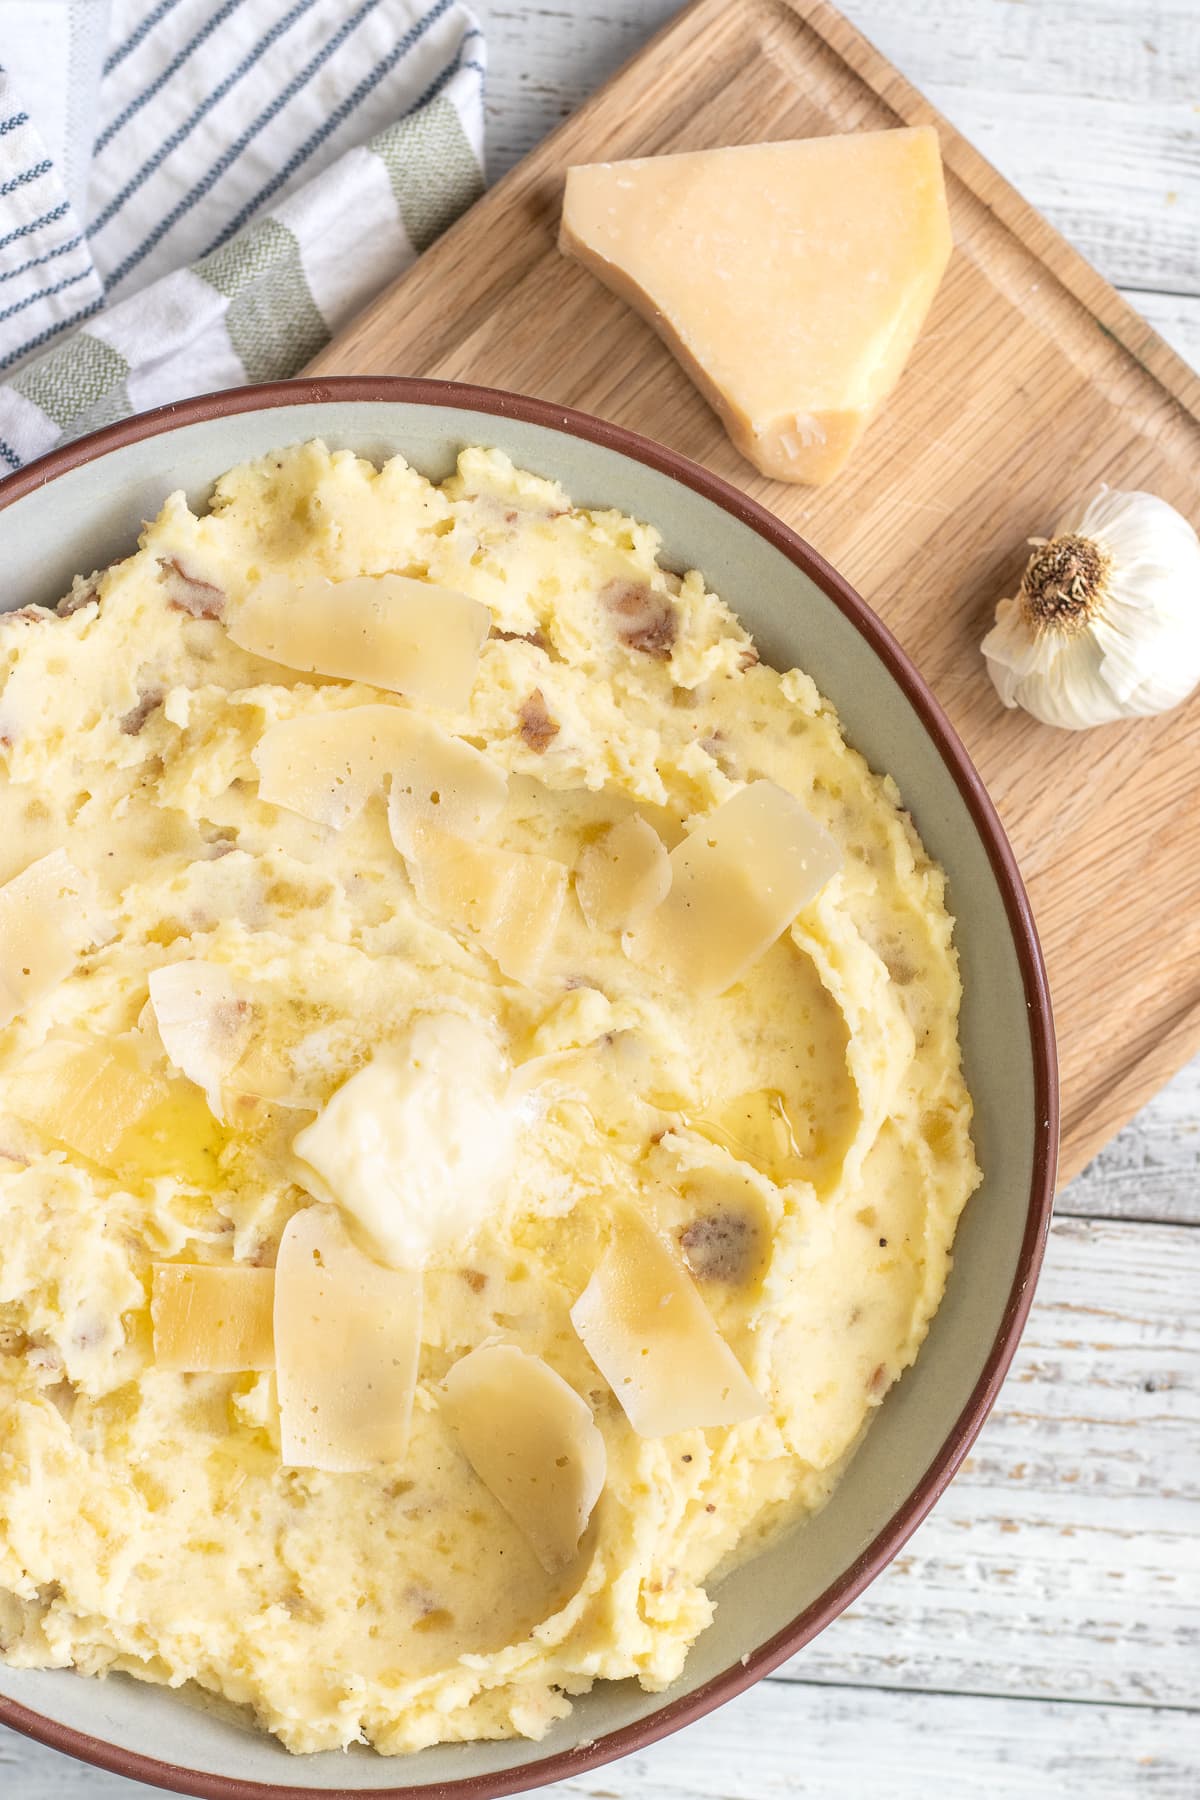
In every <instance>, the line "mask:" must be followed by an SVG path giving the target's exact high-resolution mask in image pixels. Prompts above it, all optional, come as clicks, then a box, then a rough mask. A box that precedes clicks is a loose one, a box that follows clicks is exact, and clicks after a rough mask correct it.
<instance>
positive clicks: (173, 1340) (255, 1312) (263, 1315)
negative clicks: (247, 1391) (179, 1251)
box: [150, 1263, 275, 1375]
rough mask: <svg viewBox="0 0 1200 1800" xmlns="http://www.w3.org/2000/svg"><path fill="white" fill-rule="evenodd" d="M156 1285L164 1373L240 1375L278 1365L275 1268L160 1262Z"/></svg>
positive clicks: (158, 1351)
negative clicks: (275, 1326) (184, 1372)
mask: <svg viewBox="0 0 1200 1800" xmlns="http://www.w3.org/2000/svg"><path fill="white" fill-rule="evenodd" d="M152 1282H153V1289H152V1297H151V1301H150V1317H151V1319H152V1320H153V1322H154V1360H155V1362H156V1363H157V1365H158V1367H159V1368H160V1369H177V1370H180V1371H186V1372H188V1373H192V1374H206V1375H236V1374H238V1373H240V1372H241V1371H242V1370H245V1369H273V1368H274V1367H275V1332H274V1326H273V1323H272V1311H273V1307H274V1302H275V1271H274V1269H249V1268H243V1267H240V1266H239V1265H237V1264H234V1265H232V1266H230V1267H227V1268H219V1267H214V1266H213V1265H212V1264H209V1263H158V1264H156V1265H155V1268H154V1271H153V1275H152Z"/></svg>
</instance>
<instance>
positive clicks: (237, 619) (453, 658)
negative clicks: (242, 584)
mask: <svg viewBox="0 0 1200 1800" xmlns="http://www.w3.org/2000/svg"><path fill="white" fill-rule="evenodd" d="M491 624H492V615H491V613H490V611H489V610H488V608H487V607H486V606H483V605H481V603H480V602H479V601H478V600H469V599H468V598H467V596H466V595H465V594H456V593H453V592H452V591H451V590H450V589H449V588H443V587H436V586H435V585H434V584H433V582H430V581H416V580H414V579H413V578H412V577H411V576H408V575H360V576H355V577H354V578H353V579H352V580H350V581H321V580H316V581H304V582H300V583H299V584H293V583H291V582H288V581H286V580H283V579H279V580H275V581H270V582H261V583H260V584H259V585H258V586H257V587H255V588H252V589H251V591H250V593H249V594H247V596H246V597H245V599H243V600H242V601H241V603H240V604H239V605H238V606H237V607H236V608H235V609H234V610H233V614H232V617H231V618H230V620H229V624H228V630H229V635H230V637H231V638H232V639H233V641H234V643H235V644H240V645H241V647H242V649H243V650H250V651H253V652H254V654H255V655H256V656H266V657H269V658H270V660H271V661H272V662H278V663H282V664H283V665H284V667H285V668H288V669H303V670H304V671H305V672H306V673H308V674H315V675H334V676H339V677H341V678H342V679H344V680H348V681H367V682H370V683H371V685H372V686H373V687H380V688H388V689H390V690H391V691H392V692H393V693H397V694H407V695H408V696H409V697H410V698H411V699H413V700H419V701H421V702H423V703H424V704H425V705H427V706H444V707H447V708H448V709H449V710H450V711H452V712H460V711H461V710H462V709H463V707H465V706H466V704H467V702H468V700H469V699H470V697H471V689H472V687H473V686H474V684H475V671H476V668H477V667H478V664H479V652H480V650H481V648H482V646H483V642H484V639H485V638H486V637H487V634H488V632H489V630H490V629H491Z"/></svg>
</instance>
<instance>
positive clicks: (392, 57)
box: [204, 0, 482, 256]
mask: <svg viewBox="0 0 1200 1800" xmlns="http://www.w3.org/2000/svg"><path fill="white" fill-rule="evenodd" d="M450 4H451V0H438V4H437V5H436V6H435V7H434V9H433V11H432V12H428V13H426V14H425V16H424V18H422V19H418V21H417V23H416V24H415V25H413V26H412V27H411V28H410V30H409V31H408V32H406V33H405V35H404V37H402V38H401V39H400V41H399V42H398V43H396V44H394V45H393V46H392V48H391V50H389V51H388V54H387V55H386V56H385V57H382V58H381V59H380V61H379V62H377V63H376V64H375V67H374V68H373V69H372V70H371V71H370V72H369V73H368V74H366V75H364V76H363V78H362V80H361V81H360V82H359V84H358V86H357V87H356V88H354V89H353V90H352V92H351V93H349V94H347V96H346V98H345V99H344V100H343V101H342V103H341V105H340V106H337V107H335V109H334V111H333V112H331V113H330V115H329V117H328V118H327V119H325V120H323V121H322V123H321V124H320V125H319V126H318V127H317V129H316V130H315V131H314V132H312V133H311V134H310V135H309V137H308V138H307V139H306V140H305V142H304V143H303V144H301V145H300V146H299V148H298V149H296V150H294V151H293V152H292V154H291V156H289V157H288V160H287V161H286V162H285V163H284V165H283V167H282V168H281V169H277V170H276V172H275V174H274V175H272V177H271V179H270V181H268V182H266V183H265V184H264V185H263V186H262V187H261V188H259V190H258V192H257V194H254V195H252V197H251V198H250V199H249V200H247V201H246V204H245V205H244V206H243V207H242V208H241V209H240V211H238V212H236V213H235V214H234V216H233V218H232V219H230V220H229V222H228V224H226V225H224V226H223V227H222V228H221V230H220V231H219V232H218V234H217V236H216V237H215V238H214V239H213V241H212V243H211V244H209V245H208V246H207V248H206V249H205V251H204V254H205V256H207V255H208V254H209V252H210V251H213V250H218V249H220V247H221V245H222V244H225V243H228V241H229V239H230V238H231V237H233V236H235V234H236V233H237V232H239V231H240V230H241V229H242V226H243V225H245V224H246V223H247V221H248V220H249V219H251V218H253V216H254V214H255V213H256V212H257V211H258V209H259V207H260V206H263V205H264V204H265V203H266V202H267V201H268V200H269V199H270V198H271V197H272V195H273V194H277V193H278V192H279V190H280V188H281V187H283V185H284V183H285V182H288V181H290V180H291V178H292V176H293V175H294V174H295V173H296V171H297V170H298V169H301V168H303V166H304V164H305V163H306V162H307V161H308V159H309V157H310V156H311V155H312V154H313V152H314V150H319V149H320V147H321V145H322V144H323V143H325V141H326V140H327V139H328V138H329V137H330V136H331V135H332V133H333V132H335V131H336V130H337V128H338V126H339V125H342V124H344V123H345V121H346V119H347V118H349V116H350V114H351V113H352V112H353V111H354V109H355V107H356V106H361V105H362V103H363V101H364V100H365V99H366V98H367V95H368V94H370V92H371V91H372V89H373V88H376V87H378V85H379V83H380V82H381V81H382V80H383V78H384V76H385V75H387V74H389V73H390V72H391V70H392V69H394V68H395V66H396V64H397V63H398V62H399V61H400V60H401V59H402V58H403V57H405V56H407V55H408V52H409V51H410V50H411V49H412V48H413V46H414V45H415V44H417V43H418V42H419V41H420V39H421V38H423V37H424V35H425V33H426V32H427V31H428V29H429V27H430V26H431V25H433V24H435V23H436V22H437V20H438V19H439V18H440V17H441V16H442V14H443V13H444V12H445V11H446V8H447V7H448V6H449V5H450ZM467 36H471V37H478V36H482V33H480V32H469V33H468V34H467ZM465 42H466V37H464V39H463V43H465ZM460 50H461V45H460ZM457 67H458V62H457V58H456V59H455V61H454V62H453V63H451V65H450V67H449V68H448V69H444V70H443V71H442V75H441V77H440V78H439V79H440V80H441V81H442V82H445V81H448V80H449V78H450V76H451V75H452V74H453V73H454V71H455V69H456V68H457ZM423 99H424V96H422V100H423ZM422 100H418V101H415V102H414V105H415V106H420V105H421V103H422ZM408 110H409V111H411V110H412V108H409V109H408Z"/></svg>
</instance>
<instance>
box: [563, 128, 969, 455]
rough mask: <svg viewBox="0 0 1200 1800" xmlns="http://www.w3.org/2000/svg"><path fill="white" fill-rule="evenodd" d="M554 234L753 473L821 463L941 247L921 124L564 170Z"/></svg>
mask: <svg viewBox="0 0 1200 1800" xmlns="http://www.w3.org/2000/svg"><path fill="white" fill-rule="evenodd" d="M560 247H561V248H562V249H563V250H564V251H565V252H566V253H567V254H568V255H572V256H576V257H578V258H579V260H580V261H581V262H583V263H585V264H586V265H587V267H588V268H589V269H591V270H592V272H593V274H596V275H598V276H599V277H600V279H601V280H602V281H603V282H605V283H606V284H607V285H608V286H609V287H610V288H612V290H613V292H614V293H616V294H618V295H620V297H621V298H622V299H623V300H625V301H627V302H628V304H629V305H631V306H633V307H636V309H637V310H638V311H639V312H640V313H642V314H643V315H644V317H645V318H646V319H647V320H648V322H649V323H650V324H651V325H652V326H653V327H654V329H655V330H656V331H657V332H658V333H659V335H660V336H661V337H662V338H663V339H664V340H665V342H666V343H667V345H668V346H669V347H670V349H671V350H672V351H673V352H674V354H675V355H676V356H677V357H678V358H679V361H680V362H681V363H682V364H683V366H684V368H685V369H686V370H687V372H688V374H689V375H690V376H691V377H692V379H693V380H694V381H695V383H696V385H697V387H698V388H699V389H700V391H701V393H703V394H704V396H705V398H706V399H707V400H708V401H709V403H710V404H711V405H712V406H713V407H714V408H715V409H716V411H717V412H718V413H719V414H720V416H721V419H722V421H723V422H724V425H725V428H726V430H727V431H728V433H729V435H730V437H731V438H732V439H733V442H734V443H735V444H736V445H737V448H738V449H739V450H740V451H741V453H742V455H743V456H745V457H746V458H747V459H748V460H749V461H750V462H752V463H753V464H754V465H755V467H756V468H758V469H761V470H762V472H763V474H764V475H771V476H774V477H775V478H776V479H777V480H779V481H802V482H809V483H812V484H814V485H818V484H820V483H822V482H825V481H828V480H829V479H830V477H831V476H833V475H835V474H836V473H837V471H838V470H839V469H840V468H841V467H842V465H843V463H844V462H845V461H846V459H847V457H848V456H849V455H850V452H851V451H852V450H853V448H854V446H855V444H856V443H857V442H858V440H859V438H860V437H861V436H862V433H863V431H864V430H865V428H866V425H867V422H868V421H869V419H870V417H871V415H872V413H873V412H874V411H875V409H876V407H877V406H878V405H879V404H880V402H881V401H882V400H883V399H884V398H885V397H886V396H887V395H888V394H889V393H890V392H891V390H892V388H893V387H894V386H895V385H896V382H897V381H898V380H899V378H900V372H901V370H902V369H903V367H904V364H905V362H906V360H907V358H908V354H909V352H910V350H911V349H912V347H913V344H914V343H915V341H916V338H917V334H918V332H919V331H920V329H921V326H922V324H923V323H924V320H925V315H926V313H927V312H928V311H929V307H930V304H931V302H932V300H933V296H934V294H935V293H936V291H937V286H938V283H939V282H940V280H941V278H942V274H943V272H944V270H945V267H946V264H947V262H948V260H949V257H950V250H951V238H950V221H949V216H948V214H947V210H946V195H945V189H944V185H943V181H942V163H941V155H940V152H939V149H938V140H937V133H936V132H935V131H934V130H933V128H932V127H931V126H927V125H921V126H916V127H913V128H911V129H904V130H899V131H869V132H856V133H853V134H851V135H848V136H844V137H821V138H806V139H802V140H799V141H793V142H790V143H778V144H744V145H738V146H736V147H734V148H729V149H720V150H697V151H691V152H688V153H686V154H684V155H680V156H659V157H643V158H639V159H637V160H636V161H632V162H619V163H593V164H589V165H586V166H584V167H581V168H575V169H570V170H568V172H567V189H566V197H565V200H564V202H563V215H562V235H561V238H560Z"/></svg>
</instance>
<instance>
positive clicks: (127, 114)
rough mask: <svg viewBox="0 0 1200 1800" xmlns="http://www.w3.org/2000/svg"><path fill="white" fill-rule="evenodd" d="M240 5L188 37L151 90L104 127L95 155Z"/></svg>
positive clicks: (236, 0) (237, 1)
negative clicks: (193, 35)
mask: <svg viewBox="0 0 1200 1800" xmlns="http://www.w3.org/2000/svg"><path fill="white" fill-rule="evenodd" d="M241 4H242V0H225V4H224V6H219V7H218V8H217V10H216V12H215V13H213V14H212V16H211V18H208V19H206V20H205V21H204V24H203V25H202V26H201V27H200V29H199V31H198V32H197V33H196V35H195V37H192V38H189V39H188V41H187V43H186V44H185V45H184V46H183V48H182V50H178V51H177V52H176V53H175V55H174V56H173V57H172V58H171V60H170V62H169V63H168V64H167V66H166V68H165V69H160V70H159V73H158V74H157V75H156V76H155V77H154V80H153V81H152V82H151V83H150V85H149V87H146V88H143V89H142V91H141V93H140V94H138V95H136V96H135V98H134V99H132V100H131V101H130V102H129V105H128V106H127V107H126V108H125V110H124V112H122V113H118V114H117V116H116V118H115V119H113V120H112V122H111V123H110V124H108V125H106V126H105V127H104V130H103V131H102V132H101V133H100V136H99V137H98V138H97V139H96V142H95V143H94V144H93V146H92V155H93V156H99V154H100V152H101V151H102V150H103V149H104V148H105V147H106V146H107V145H108V144H111V143H112V141H113V139H114V138H115V137H116V135H117V133H118V131H120V130H121V129H122V128H123V127H124V126H126V125H128V123H129V121H130V119H133V118H136V117H137V115H138V113H140V112H141V110H142V108H143V106H145V105H146V104H147V102H148V101H150V100H153V98H154V96H155V94H157V93H159V92H160V91H161V89H162V88H164V87H165V86H166V84H167V82H168V81H170V79H171V77H172V76H173V75H178V73H179V71H180V69H182V67H183V65H184V63H185V62H187V61H188V60H189V59H190V58H191V57H192V56H194V54H195V53H196V51H197V50H198V49H199V48H200V46H201V44H203V43H205V42H207V40H208V39H209V38H210V37H211V36H212V34H213V32H214V31H215V30H216V29H217V26H218V25H223V24H224V23H225V21H226V19H227V18H229V16H230V14H231V13H235V12H236V11H237V9H238V7H239V6H241Z"/></svg>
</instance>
